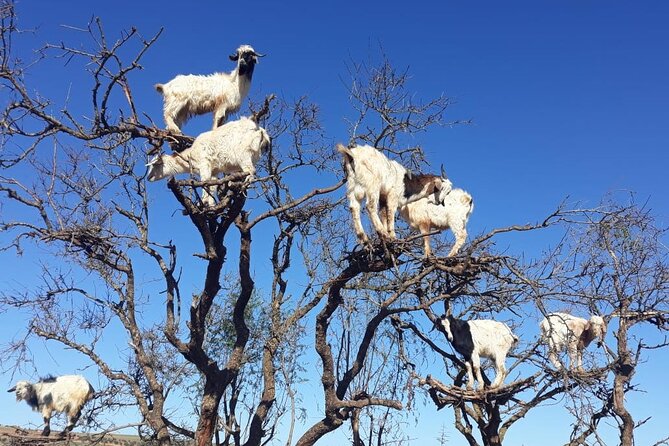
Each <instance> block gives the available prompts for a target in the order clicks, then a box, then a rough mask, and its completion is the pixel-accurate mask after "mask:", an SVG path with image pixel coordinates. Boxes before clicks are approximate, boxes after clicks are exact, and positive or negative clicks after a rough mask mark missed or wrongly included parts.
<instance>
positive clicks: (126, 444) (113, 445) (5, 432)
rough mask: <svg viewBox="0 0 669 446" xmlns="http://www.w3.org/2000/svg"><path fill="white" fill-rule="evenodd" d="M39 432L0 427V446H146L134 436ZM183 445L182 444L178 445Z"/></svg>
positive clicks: (14, 427) (13, 427)
mask: <svg viewBox="0 0 669 446" xmlns="http://www.w3.org/2000/svg"><path fill="white" fill-rule="evenodd" d="M40 432H41V430H31V429H24V428H20V427H16V426H0V445H11V446H21V445H27V446H28V445H29V446H40V445H49V446H65V445H68V446H84V445H91V444H93V443H94V444H95V445H96V446H137V445H144V444H147V443H146V442H142V441H140V440H139V438H138V437H137V436H135V435H112V434H107V435H105V436H104V437H103V438H100V435H99V434H98V435H96V434H82V433H74V434H72V435H71V436H70V437H69V438H60V437H59V436H58V434H59V433H60V432H52V434H51V435H50V436H49V437H42V436H41V435H40ZM180 444H183V443H180Z"/></svg>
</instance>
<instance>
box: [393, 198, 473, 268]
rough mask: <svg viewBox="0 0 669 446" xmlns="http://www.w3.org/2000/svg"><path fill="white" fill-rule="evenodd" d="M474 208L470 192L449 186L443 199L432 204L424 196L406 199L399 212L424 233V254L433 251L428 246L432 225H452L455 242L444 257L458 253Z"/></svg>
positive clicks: (439, 227)
mask: <svg viewBox="0 0 669 446" xmlns="http://www.w3.org/2000/svg"><path fill="white" fill-rule="evenodd" d="M473 210H474V201H473V200H472V196H471V195H469V194H468V193H467V192H465V191H464V190H462V189H457V188H456V189H452V190H451V191H450V192H449V193H448V195H446V197H445V198H444V200H443V202H442V203H439V204H435V203H432V202H431V201H430V200H429V199H427V198H423V199H420V200H418V201H414V202H413V203H407V204H406V205H404V206H402V207H401V208H400V215H401V216H402V218H404V220H406V221H407V223H409V226H411V227H412V228H414V229H418V230H420V233H421V234H423V245H424V247H425V257H429V256H430V255H431V254H432V250H431V249H430V236H429V234H430V232H431V231H432V229H439V230H440V231H443V230H444V229H448V228H451V231H452V232H453V235H454V236H455V244H454V245H453V247H452V248H451V251H450V252H449V253H448V256H447V257H451V256H453V255H455V254H457V253H458V251H459V250H460V248H461V247H462V245H464V244H465V240H467V221H468V220H469V215H470V214H471V213H472V211H473Z"/></svg>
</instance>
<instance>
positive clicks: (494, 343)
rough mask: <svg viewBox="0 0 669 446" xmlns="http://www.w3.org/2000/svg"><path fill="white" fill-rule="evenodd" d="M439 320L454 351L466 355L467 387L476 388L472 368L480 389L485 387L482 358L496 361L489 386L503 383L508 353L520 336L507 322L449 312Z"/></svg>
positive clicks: (493, 386) (469, 388)
mask: <svg viewBox="0 0 669 446" xmlns="http://www.w3.org/2000/svg"><path fill="white" fill-rule="evenodd" d="M437 323H438V325H439V326H441V329H442V330H443V332H444V333H445V334H446V338H448V341H449V342H450V343H451V345H453V348H454V349H455V351H457V352H458V353H460V354H461V355H462V356H463V357H464V358H465V367H466V368H467V389H468V390H472V389H473V388H474V376H473V374H472V368H473V369H474V374H475V375H476V379H477V381H478V382H479V388H481V389H482V388H485V383H484V382H483V377H482V376H481V358H490V359H492V360H493V361H495V373H496V374H495V380H494V381H493V382H492V384H490V388H492V389H494V388H496V387H498V386H499V385H500V384H502V383H503V382H504V378H506V365H505V364H504V363H505V361H506V355H507V354H508V353H509V350H511V348H512V347H513V346H514V345H516V343H517V342H518V337H517V336H516V335H514V334H513V332H512V331H511V329H510V328H509V326H508V325H506V324H505V323H503V322H498V321H493V320H489V319H476V320H470V321H465V320H462V319H457V318H455V317H453V315H452V314H450V312H449V314H448V315H443V316H441V317H440V318H439V319H438V320H437Z"/></svg>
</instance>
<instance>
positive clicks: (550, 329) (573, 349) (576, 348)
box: [540, 313, 606, 370]
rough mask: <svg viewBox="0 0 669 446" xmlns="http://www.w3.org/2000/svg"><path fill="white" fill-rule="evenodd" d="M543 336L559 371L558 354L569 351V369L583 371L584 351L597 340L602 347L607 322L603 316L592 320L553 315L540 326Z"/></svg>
mask: <svg viewBox="0 0 669 446" xmlns="http://www.w3.org/2000/svg"><path fill="white" fill-rule="evenodd" d="M540 327H541V335H542V337H543V339H544V342H545V343H546V344H547V345H548V359H549V360H550V362H551V363H552V364H553V365H554V366H555V368H557V369H558V370H559V369H561V368H562V364H561V363H560V361H559V360H558V357H557V355H558V353H559V352H561V351H563V350H567V353H568V354H569V369H573V368H574V365H576V368H577V370H582V369H583V366H582V364H583V350H585V349H586V348H587V347H588V345H590V343H591V342H592V341H593V340H594V339H595V338H597V339H598V341H597V346H598V347H601V346H602V345H603V343H604V337H605V336H606V321H605V320H604V318H602V317H601V316H592V317H591V318H590V320H586V319H583V318H581V317H576V316H572V315H571V314H568V313H551V314H549V315H547V316H546V317H545V318H544V319H543V320H542V321H541V324H540Z"/></svg>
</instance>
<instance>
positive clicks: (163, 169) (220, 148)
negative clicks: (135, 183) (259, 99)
mask: <svg viewBox="0 0 669 446" xmlns="http://www.w3.org/2000/svg"><path fill="white" fill-rule="evenodd" d="M269 144H270V137H269V135H268V134H267V132H266V131H265V129H263V128H262V127H260V126H259V125H258V124H257V123H256V122H255V121H253V120H252V119H249V118H246V117H242V118H240V119H238V120H236V121H231V122H228V123H227V124H225V125H223V126H221V127H218V128H217V129H214V130H210V131H208V132H204V133H201V134H200V135H199V136H198V137H197V138H195V142H193V145H192V146H191V147H189V148H188V149H186V150H184V151H183V152H180V153H173V154H171V155H167V154H164V155H160V156H156V157H155V158H153V159H152V160H151V161H149V163H148V164H147V167H148V168H149V172H148V176H147V178H148V180H149V181H157V180H161V179H163V178H166V177H171V176H174V175H176V174H178V173H194V172H197V173H198V175H200V180H202V181H207V180H211V179H213V178H216V175H218V174H221V173H223V174H230V173H235V172H245V173H248V174H249V175H253V174H254V173H255V171H256V168H255V164H256V163H257V162H258V159H260V155H261V153H262V152H264V151H266V150H267V148H268V147H269ZM204 189H205V190H204V192H203V193H202V201H203V202H204V203H205V204H208V205H209V206H213V205H214V202H215V201H214V193H215V187H212V186H205V187H204ZM210 189H211V190H210Z"/></svg>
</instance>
